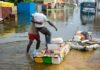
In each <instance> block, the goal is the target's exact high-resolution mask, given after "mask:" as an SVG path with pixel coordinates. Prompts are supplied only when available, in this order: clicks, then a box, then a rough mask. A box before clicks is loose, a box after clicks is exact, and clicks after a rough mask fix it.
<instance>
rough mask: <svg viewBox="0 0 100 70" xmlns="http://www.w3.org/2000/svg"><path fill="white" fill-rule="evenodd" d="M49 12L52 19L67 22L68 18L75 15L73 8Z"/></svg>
mask: <svg viewBox="0 0 100 70" xmlns="http://www.w3.org/2000/svg"><path fill="white" fill-rule="evenodd" d="M47 14H48V17H49V18H50V19H51V20H52V21H60V22H61V21H62V22H64V21H66V22H67V20H68V18H69V17H70V16H72V15H73V9H54V10H48V11H47Z"/></svg>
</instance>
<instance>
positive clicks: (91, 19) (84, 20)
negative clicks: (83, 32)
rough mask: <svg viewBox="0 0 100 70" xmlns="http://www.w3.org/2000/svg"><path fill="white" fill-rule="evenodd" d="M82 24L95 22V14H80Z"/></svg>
mask: <svg viewBox="0 0 100 70" xmlns="http://www.w3.org/2000/svg"><path fill="white" fill-rule="evenodd" d="M80 18H81V22H82V25H86V24H93V23H94V21H95V15H82V14H81V16H80Z"/></svg>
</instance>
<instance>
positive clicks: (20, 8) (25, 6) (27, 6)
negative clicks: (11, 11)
mask: <svg viewBox="0 0 100 70" xmlns="http://www.w3.org/2000/svg"><path fill="white" fill-rule="evenodd" d="M35 11H36V5H35V3H33V2H29V3H24V2H21V3H18V5H17V13H18V15H19V14H24V15H32V14H33V13H34V12H35Z"/></svg>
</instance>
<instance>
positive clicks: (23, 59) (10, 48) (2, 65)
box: [0, 7, 100, 70]
mask: <svg viewBox="0 0 100 70" xmlns="http://www.w3.org/2000/svg"><path fill="white" fill-rule="evenodd" d="M47 15H48V17H49V19H50V20H51V21H52V22H53V23H54V25H56V27H57V28H58V31H55V29H54V28H52V27H51V26H49V25H48V24H47V25H46V26H47V27H48V28H49V29H50V31H51V33H52V37H53V38H54V37H62V38H63V39H64V40H68V39H71V38H72V37H73V35H74V33H75V32H76V31H77V30H78V29H79V30H84V31H92V32H93V36H94V37H96V38H100V30H99V29H100V24H99V22H100V20H99V19H100V13H99V12H97V14H96V15H95V16H85V18H84V19H83V20H82V21H81V19H80V11H79V8H78V7H76V8H73V7H68V8H66V9H57V10H55V9H54V10H53V9H52V10H48V11H47ZM93 17H94V18H93ZM86 18H87V19H88V20H87V19H86ZM82 22H87V23H86V24H85V25H84V24H82ZM29 25H30V23H18V21H17V22H14V21H10V22H4V23H0V70H55V69H57V70H99V68H100V49H99V48H98V49H97V50H95V51H87V52H82V51H78V50H71V51H70V52H69V53H68V55H67V56H66V57H65V59H64V61H63V62H62V63H61V64H59V65H52V64H38V63H34V62H33V61H32V60H31V58H30V56H29V55H27V54H26V46H27V44H28V39H27V33H28V29H29ZM41 42H42V43H41V47H40V49H41V48H43V47H44V45H45V43H44V42H45V40H44V36H43V35H42V34H41ZM35 44H36V42H34V43H33V45H32V47H31V50H32V49H34V48H35V47H34V46H35ZM31 50H30V53H31Z"/></svg>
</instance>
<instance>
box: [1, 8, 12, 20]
mask: <svg viewBox="0 0 100 70" xmlns="http://www.w3.org/2000/svg"><path fill="white" fill-rule="evenodd" d="M10 14H12V8H11V7H0V18H3V19H4V18H7V17H9V16H10Z"/></svg>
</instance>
